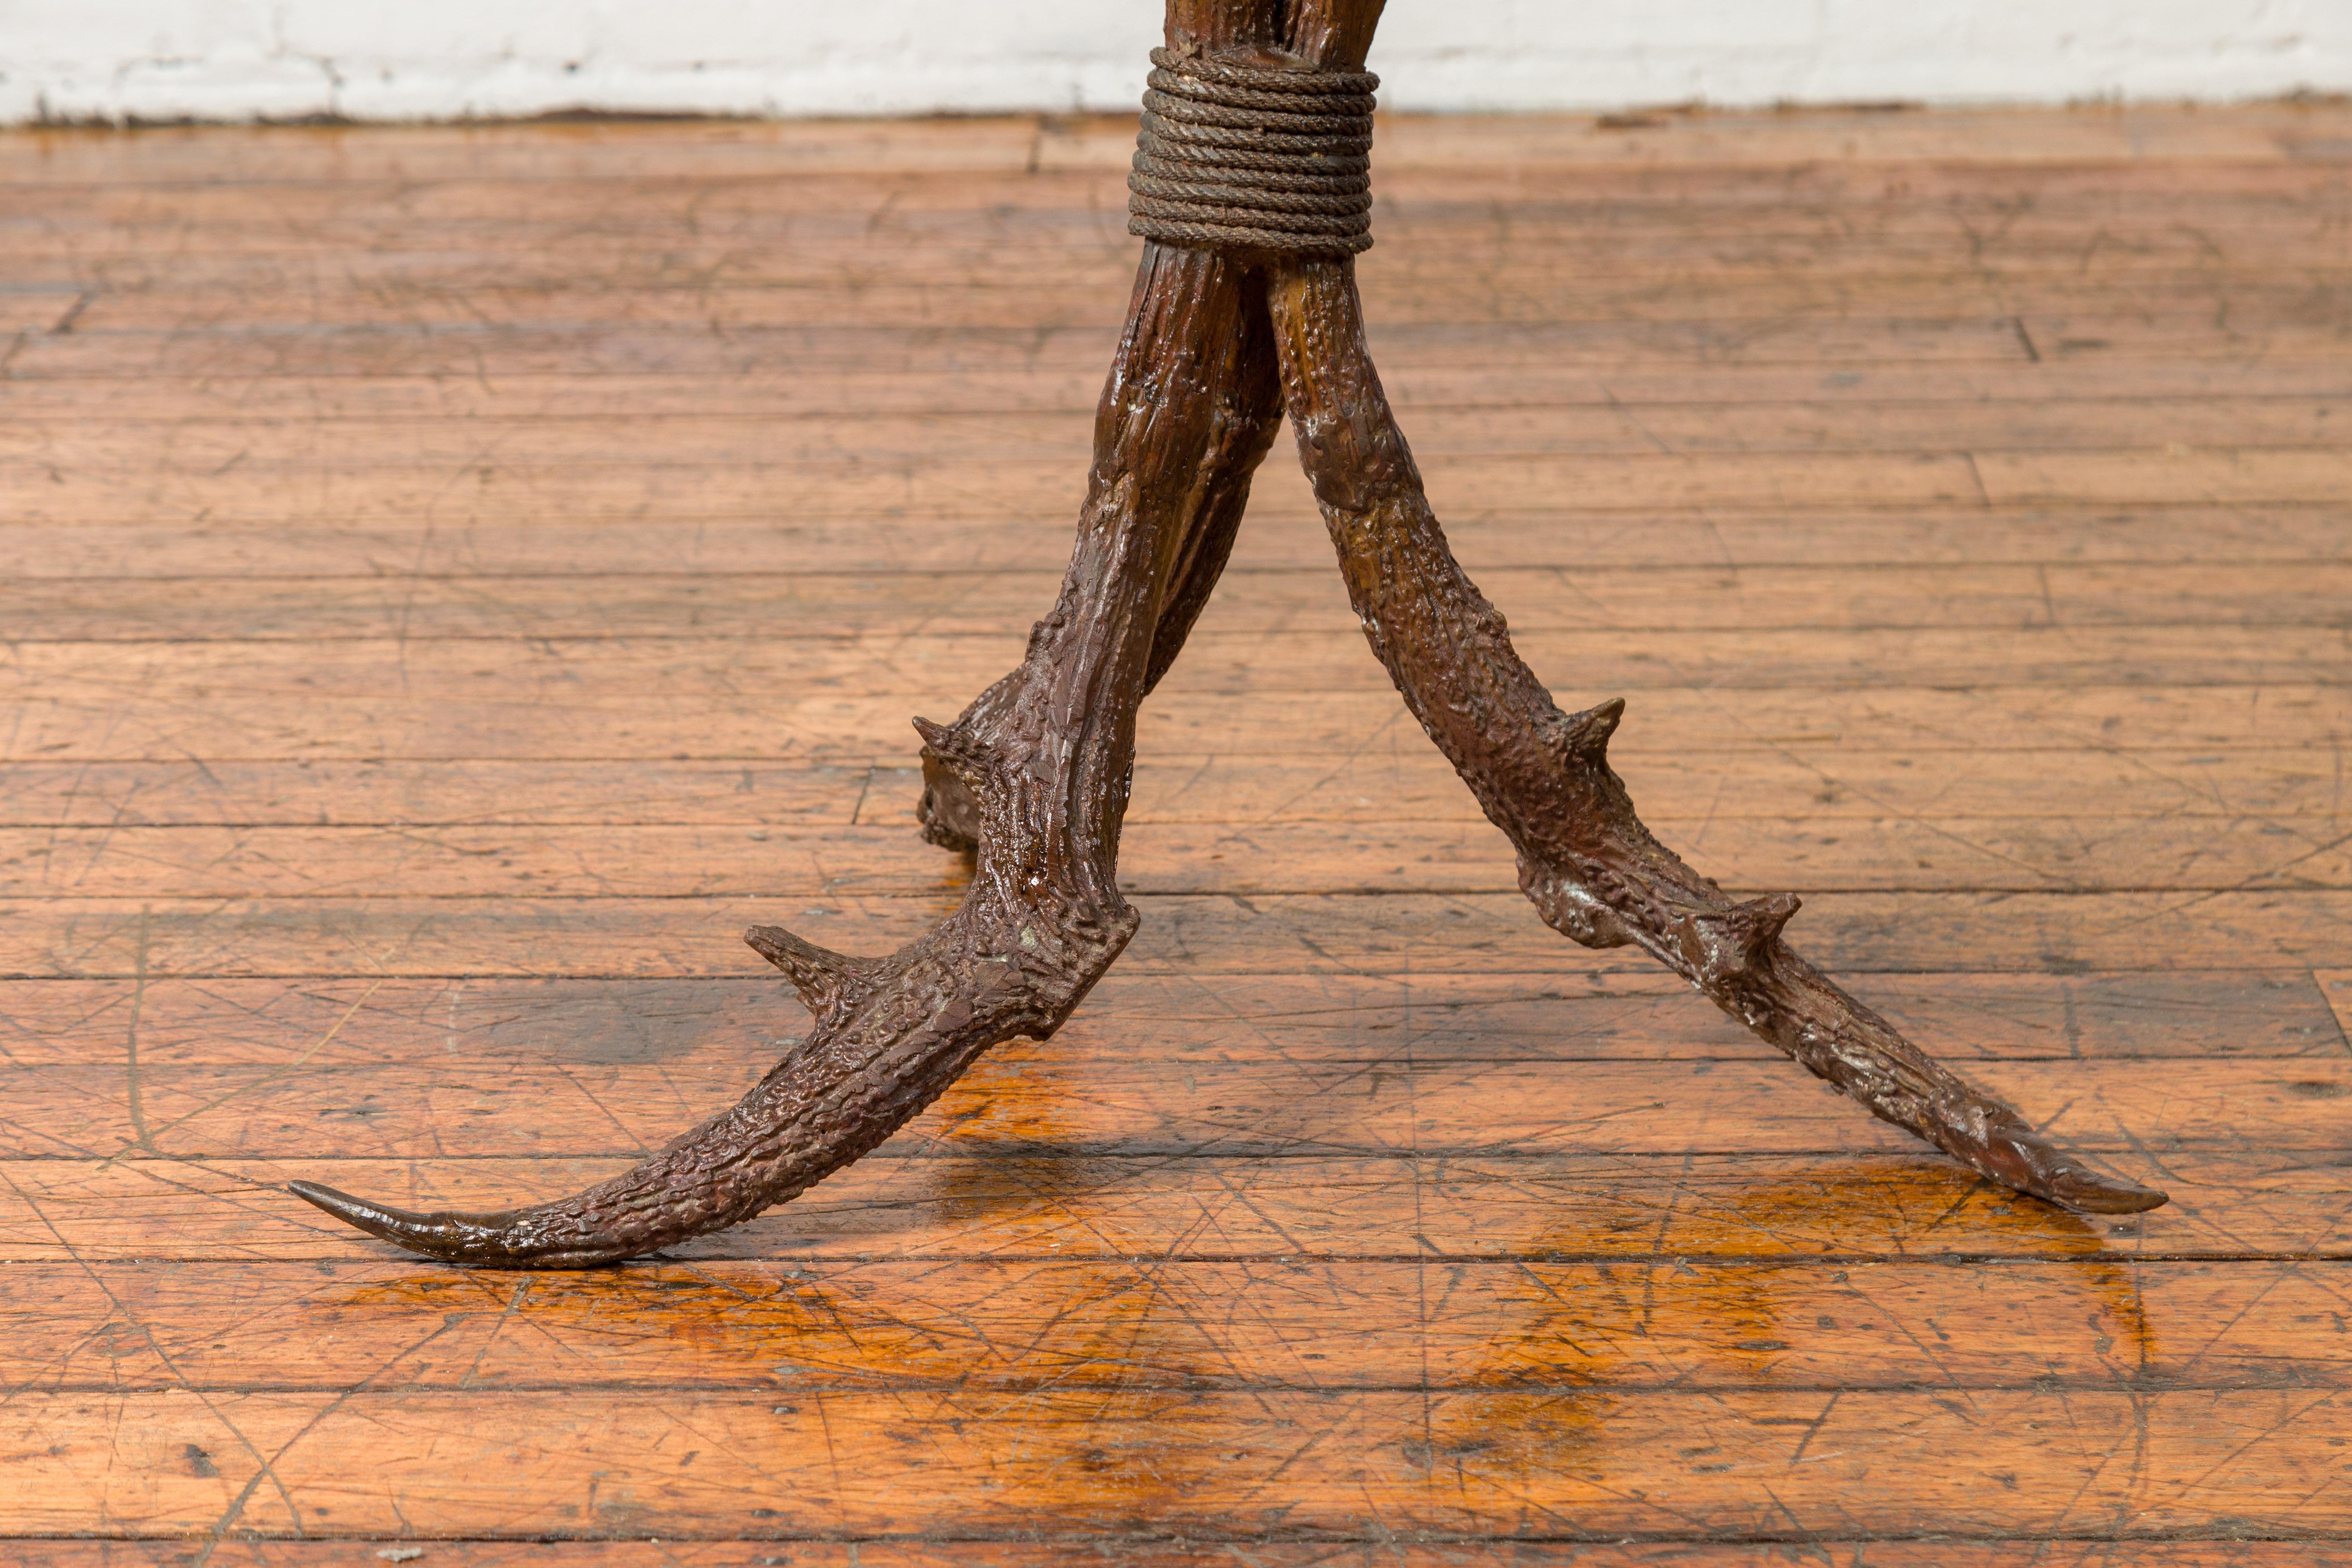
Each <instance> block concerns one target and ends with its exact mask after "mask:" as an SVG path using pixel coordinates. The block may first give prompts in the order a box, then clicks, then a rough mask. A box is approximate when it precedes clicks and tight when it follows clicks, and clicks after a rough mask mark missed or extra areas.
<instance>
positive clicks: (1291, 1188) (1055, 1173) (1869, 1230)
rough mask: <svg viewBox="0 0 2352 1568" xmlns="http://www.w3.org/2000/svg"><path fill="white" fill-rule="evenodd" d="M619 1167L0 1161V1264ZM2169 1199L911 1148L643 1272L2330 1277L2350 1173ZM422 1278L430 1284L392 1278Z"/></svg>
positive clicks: (1566, 1163) (2189, 1183) (1707, 1158)
mask: <svg viewBox="0 0 2352 1568" xmlns="http://www.w3.org/2000/svg"><path fill="white" fill-rule="evenodd" d="M628 1163H629V1162H628V1161H627V1160H626V1159H602V1160H586V1159H563V1158H520V1159H513V1158H509V1159H489V1160H453V1159H446V1158H436V1159H428V1160H402V1161H386V1160H375V1159H349V1158H336V1157H330V1156H327V1155H323V1154H320V1155H312V1156H308V1157H304V1158H300V1159H295V1160H289V1161H284V1162H256V1161H249V1160H205V1161H179V1160H147V1159H140V1158H130V1157H123V1158H117V1159H113V1160H75V1159H46V1160H34V1161H0V1174H5V1178H6V1179H5V1182H0V1259H6V1260H9V1261H10V1262H11V1263H12V1264H22V1263H56V1262H71V1261H74V1260H76V1259H79V1260H81V1261H84V1262H89V1263H95V1262H99V1261H102V1260H114V1261H129V1262H138V1261H142V1260H156V1259H170V1258H180V1259H188V1260H196V1261H202V1260H212V1261H219V1262H235V1261H238V1260H259V1259H266V1258H267V1259H278V1260H281V1261H288V1262H306V1261H322V1260H336V1259H341V1260H355V1261H369V1262H386V1261H391V1262H401V1261H403V1258H402V1255H401V1254H399V1253H398V1252H396V1251H395V1250H394V1249H393V1248H391V1247H389V1246H388V1245H387V1244H385V1243H383V1242H380V1241H377V1240H375V1239H373V1237H366V1236H363V1235H361V1234H360V1233H358V1232H356V1231H353V1230H352V1229H351V1228H350V1227H348V1226H342V1225H340V1224H338V1223H336V1222H335V1221H333V1220H331V1219H328V1218H327V1217H326V1216H324V1215H321V1214H320V1212H319V1211H318V1210H316V1209H314V1208H312V1207H311V1206H310V1205H308V1204H306V1203H304V1202H302V1200H301V1199H299V1198H298V1197H295V1196H294V1195H293V1194H291V1193H289V1192H288V1191H286V1190H285V1186H284V1184H285V1183H286V1182H287V1181H288V1180H289V1179H292V1178H295V1177H303V1178H307V1179H309V1180H312V1181H321V1182H325V1183H327V1184H330V1185H333V1186H337V1187H341V1188H343V1189H345V1190H346V1191H350V1192H356V1193H364V1194H368V1195H369V1196H371V1197H373V1198H376V1199H378V1200H380V1201H382V1202H385V1203H392V1204H397V1205H404V1206H406V1207H411V1208H417V1209H425V1210H432V1209H439V1208H453V1207H454V1208H464V1209H486V1208H495V1207H500V1206H505V1205H514V1204H520V1203H532V1202H541V1201H546V1200H550V1199H553V1198H558V1197H561V1196H563V1195H565V1194H570V1193H575V1192H578V1191H579V1190H580V1189H582V1188H583V1187H585V1186H587V1185H589V1184H592V1183H594V1182H598V1181H602V1180H604V1178H606V1177H608V1176H612V1175H615V1174H618V1173H620V1172H621V1171H622V1170H624V1169H625V1168H626V1167H627V1165H628ZM2099 1163H2100V1164H2101V1165H2102V1166H2103V1167H2104V1168H2108V1169H2113V1170H2117V1171H2120V1172H2123V1173H2126V1174H2128V1175H2132V1176H2135V1177H2137V1178H2140V1179H2142V1180H2147V1181H2158V1182H2162V1183H2163V1184H2165V1185H2166V1187H2167V1188H2168V1190H2169V1191H2170V1192H2171V1194H2172V1202H2171V1203H2170V1204H2168V1205H2166V1206H2165V1207H2163V1208H2160V1209H2157V1210H2154V1211H2152V1212H2151V1213H2148V1214H2146V1215H2131V1216H2128V1217H2126V1218H2123V1219H2092V1218H2086V1217H2085V1216H2083V1215H2074V1214H2069V1213H2067V1212H2066V1211H2064V1210H2062V1209H2058V1208H2054V1207H2052V1206H2051V1205H2046V1204H2039V1203H2034V1202H2032V1201H2030V1200H2024V1199H2020V1198H2017V1197H2015V1196H2014V1195H2013V1194H2009V1193H2005V1192H2003V1191H2001V1190H2000V1189H1999V1188H1996V1187H1993V1186H1991V1185H1990V1184H1987V1183H1985V1182H1983V1181H1982V1180H1981V1179H1979V1177H1977V1176H1976V1175H1975V1174H1974V1173H1971V1172H1969V1171H1967V1170H1965V1169H1963V1168H1962V1167H1960V1166H1959V1165H1958V1164H1956V1163H1953V1162H1951V1161H1949V1160H1947V1159H1945V1158H1944V1157H1943V1156H1941V1155H1939V1154H1937V1153H1935V1152H1932V1151H1929V1150H1927V1149H1924V1148H1920V1147H1919V1146H1917V1145H1916V1144H1915V1145H1913V1146H1912V1147H1911V1148H1910V1149H1908V1150H1906V1151H1904V1152H1899V1153H1843V1154H1812V1155H1806V1156H1802V1157H1792V1156H1787V1155H1769V1154H1741V1155H1726V1154H1703V1153H1690V1152H1678V1153H1674V1154H1668V1155H1643V1154H1634V1153H1622V1154H1610V1155H1605V1156H1595V1155H1584V1156H1564V1155H1541V1154H1535V1155H1524V1156H1519V1157H1517V1158H1509V1159H1496V1158H1489V1157H1479V1156H1465V1157H1455V1156H1446V1157H1443V1158H1437V1159H1423V1158H1421V1157H1418V1156H1415V1155H1413V1154H1412V1153H1410V1152H1401V1153H1396V1154H1392V1155H1388V1156H1384V1157H1381V1158H1370V1157H1365V1156H1361V1155H1358V1156H1348V1157H1335V1156H1329V1155H1318V1154H1313V1153H1302V1154H1294V1155H1289V1156H1285V1157H1282V1158H1278V1159H1254V1158H1252V1159H1244V1158H1228V1157H1220V1156H1216V1155H1209V1154H1203V1155H1200V1156H1196V1157H1192V1158H1185V1159H1166V1158H1159V1157H1152V1158H1145V1159H1133V1160H1123V1159H1118V1158H1116V1157H1112V1156H1110V1155H1107V1154H1100V1153H1083V1154H1081V1153H1065V1154H1062V1155H1059V1156H1050V1157H1035V1158H998V1159H981V1158H976V1157H974V1155H973V1152H971V1150H969V1149H967V1148H961V1147H956V1146H952V1145H947V1144H932V1145H929V1146H927V1148H926V1149H925V1150H923V1151H919V1152H911V1153H910V1157H908V1158H903V1159H891V1160H868V1161H864V1162H861V1163H857V1164H855V1165H852V1166H850V1167H849V1168H848V1169H847V1170H845V1171H843V1172H841V1173H837V1174H835V1175H834V1176H832V1177H830V1178H828V1179H827V1180H826V1181H825V1183H824V1184H823V1185H822V1186H820V1187H818V1188H817V1189H815V1190H814V1191H813V1192H811V1193H809V1194H806V1195H804V1196H803V1197H801V1198H798V1199H796V1200H794V1201H793V1202H792V1203H790V1204H787V1205H782V1206H781V1207H778V1208H774V1209H771V1210H770V1211H768V1212H767V1213H766V1214H764V1215H761V1216H759V1217H758V1218H756V1219H752V1220H749V1221H747V1222H745V1223H744V1224H742V1225H740V1226H735V1227H733V1228H731V1229H730V1230H726V1231H722V1232H719V1233H718V1234H716V1235H713V1236H707V1237H698V1238H697V1239H695V1240H693V1241H690V1242H686V1243H682V1244H681V1245H680V1246H678V1247H676V1248H673V1249H670V1250H669V1251H668V1252H667V1253H665V1256H666V1257H669V1258H678V1259H719V1258H751V1259H759V1258H765V1259H770V1260H782V1259H789V1260H801V1261H810V1260H816V1259H824V1258H831V1259H835V1260H860V1261H862V1260H866V1259H871V1258H1013V1259H1017V1258H1091V1259H1097V1260H1101V1261H1107V1262H1119V1261H1125V1260H1131V1259H1134V1258H1147V1259H1149V1258H1163V1257H1171V1258H1172V1257H1180V1256H1181V1257H1188V1258H1224V1259H1233V1260H1246V1259H1268V1260H1279V1261H1297V1260H1300V1259H1315V1258H1400V1259H1414V1258H1427V1259H1430V1260H1432V1261H1433V1262H1434V1261H1438V1260H1445V1259H1455V1258H1462V1259H1475V1258H1522V1259H1529V1260H1533V1259H1549V1260H1552V1261H1571V1260H1575V1259H1580V1258H1581V1259H1589V1260H1591V1261H1595V1262H1602V1261H1614V1260H1619V1259H1627V1258H1648V1259H1654V1260H1664V1261H1672V1260H1675V1259H1680V1258H1780V1259H1801V1260H1806V1261H1811V1262H1817V1263H1822V1264H1824V1265H1828V1266H1835V1265H1836V1264H1838V1263H1839V1262H1840V1261H1841V1260H1859V1259H1866V1258H1943V1259H1945V1260H1947V1262H1948V1264H1950V1265H1951V1266H1953V1267H1966V1268H1974V1267H1979V1266H1982V1265H1983V1264H1985V1262H1986V1261H1987V1260H1990V1259H1998V1258H2086V1257H2093V1258H2095V1257H2111V1258H2116V1260H2118V1261H2123V1260H2126V1259H2128V1258H2177V1259H2182V1260H2196V1259H2200V1258H2206V1259H2211V1260H2214V1261H2222V1262H2226V1261H2230V1260H2232V1259H2245V1258H2252V1257H2257V1256H2263V1257H2269V1256H2276V1257H2281V1258H2305V1259H2311V1258H2347V1257H2352V1173H2347V1167H2346V1165H2345V1163H2344V1162H2343V1161H2342V1160H2341V1159H2339V1158H2336V1157H2335V1156H2334V1155H2333V1154H2321V1155H2318V1156H2316V1157H2313V1156H2306V1155H2300V1154H2294V1153H2274V1152H2264V1151H2261V1150H2254V1151H2250V1152H2235V1151H2224V1150H2187V1151H2182V1152H2178V1153H2174V1154H2169V1155H2166V1156H2164V1157H2162V1158H2153V1157H2150V1156H2148V1155H2146V1154H2133V1155H2118V1156H2116V1157H2114V1158H2112V1159H2109V1158H2105V1157H2103V1158H2102V1159H2101V1160H2100V1162H2099ZM406 1267H408V1268H412V1269H415V1270H421V1271H423V1272H424V1273H425V1276H426V1277H428V1278H432V1277H438V1278H443V1279H446V1278H448V1276H447V1275H446V1274H443V1273H441V1272H440V1271H439V1270H437V1269H435V1268H432V1267H431V1266H429V1265H424V1264H417V1263H414V1262H409V1263H407V1264H406Z"/></svg>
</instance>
